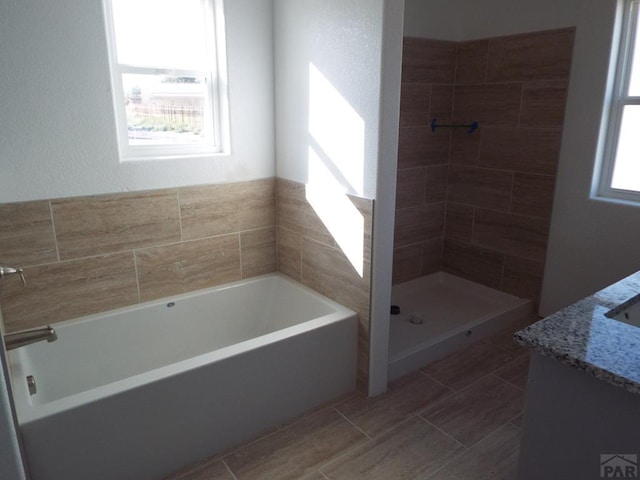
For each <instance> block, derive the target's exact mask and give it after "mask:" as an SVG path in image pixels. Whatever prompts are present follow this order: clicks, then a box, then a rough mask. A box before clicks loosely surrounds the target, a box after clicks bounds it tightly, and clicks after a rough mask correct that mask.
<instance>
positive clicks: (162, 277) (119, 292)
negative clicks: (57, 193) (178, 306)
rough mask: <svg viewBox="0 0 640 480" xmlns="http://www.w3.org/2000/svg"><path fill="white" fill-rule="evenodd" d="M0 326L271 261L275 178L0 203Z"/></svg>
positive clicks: (127, 300)
mask: <svg viewBox="0 0 640 480" xmlns="http://www.w3.org/2000/svg"><path fill="white" fill-rule="evenodd" d="M0 265H3V266H15V267H23V268H24V270H25V276H26V278H27V282H28V285H27V288H23V287H22V285H21V284H20V282H19V280H18V279H17V278H10V279H6V280H4V281H3V282H2V284H1V285H0V303H1V304H2V312H3V316H4V322H5V328H6V330H7V331H9V332H11V331H16V330H21V329H23V328H30V327H36V326H41V325H46V324H48V323H52V322H57V321H61V320H67V319H70V318H75V317H78V316H82V315H87V314H91V313H97V312H101V311H106V310H110V309H113V308H118V307H123V306H127V305H132V304H136V303H138V302H144V301H148V300H153V299H156V298H161V297H164V296H167V295H175V294H179V293H185V292H189V291H192V290H197V289H200V288H206V287H210V286H214V285H218V284H222V283H226V282H230V281H234V280H240V279H242V278H248V277H252V276H255V275H260V274H263V273H268V272H272V271H275V270H276V229H275V180H274V179H272V178H270V179H263V180H256V181H251V182H240V183H234V184H225V185H205V186H199V187H186V188H174V189H165V190H154V191H145V192H134V193H122V194H109V195H96V196H88V197H77V198H69V199H56V200H50V201H48V200H44V201H34V202H25V203H9V204H2V205H0Z"/></svg>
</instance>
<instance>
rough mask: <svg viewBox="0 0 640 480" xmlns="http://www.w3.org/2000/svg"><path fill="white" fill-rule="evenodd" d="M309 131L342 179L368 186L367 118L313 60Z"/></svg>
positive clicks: (357, 189) (359, 189) (355, 186)
mask: <svg viewBox="0 0 640 480" xmlns="http://www.w3.org/2000/svg"><path fill="white" fill-rule="evenodd" d="M309 133H310V134H311V137H312V138H313V139H314V140H315V141H316V143H317V144H318V145H319V146H320V148H321V149H322V151H323V152H324V154H325V155H326V157H327V158H328V159H329V160H330V162H331V163H332V166H333V167H334V168H335V173H336V174H338V175H339V176H341V177H342V178H341V179H340V180H342V181H345V182H346V183H348V184H349V185H350V186H351V188H353V190H354V191H355V192H356V193H357V194H362V192H363V188H364V134H365V124H364V120H363V119H362V117H361V116H360V115H358V112H356V111H355V110H354V109H353V107H352V106H351V105H350V104H349V102H347V100H345V98H344V97H343V96H342V95H341V94H340V92H339V91H338V90H337V89H336V88H335V87H334V86H333V85H332V84H331V82H330V81H329V80H327V78H326V77H325V76H324V75H323V74H322V73H321V72H320V71H319V70H318V68H317V67H316V66H315V65H313V64H312V63H310V64H309Z"/></svg>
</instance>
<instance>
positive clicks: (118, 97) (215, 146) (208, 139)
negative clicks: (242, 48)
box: [102, 0, 229, 162]
mask: <svg viewBox="0 0 640 480" xmlns="http://www.w3.org/2000/svg"><path fill="white" fill-rule="evenodd" d="M200 1H201V2H202V4H203V8H204V11H205V15H206V18H205V23H206V29H207V45H206V51H207V56H208V58H209V59H210V63H209V64H208V65H207V66H206V67H207V69H206V70H188V69H179V68H172V67H171V66H166V65H157V66H140V65H127V64H122V63H119V62H118V58H117V47H116V45H117V44H116V34H115V24H114V20H113V9H112V0H103V1H102V3H103V8H104V17H105V26H106V31H107V46H108V51H109V66H110V72H111V88H112V99H113V107H114V113H115V126H116V136H117V140H118V151H119V154H120V161H121V162H126V161H136V160H154V159H158V160H161V159H172V158H189V157H203V156H212V155H217V154H226V153H228V145H229V140H228V139H229V121H228V118H229V110H228V98H227V89H226V85H227V79H226V73H227V72H226V44H225V30H224V15H223V11H222V6H223V5H222V0H200ZM127 73H129V74H152V75H166V76H176V77H194V76H198V77H204V78H205V81H206V89H205V104H204V109H205V116H204V126H203V132H205V135H204V136H205V141H204V142H202V143H198V144H166V145H130V144H129V138H128V130H127V117H126V110H125V105H124V101H123V100H124V98H125V95H124V89H123V84H122V74H127Z"/></svg>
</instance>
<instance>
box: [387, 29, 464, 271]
mask: <svg viewBox="0 0 640 480" xmlns="http://www.w3.org/2000/svg"><path fill="white" fill-rule="evenodd" d="M455 74H456V43H454V42H443V41H435V40H426V39H420V38H405V39H404V52H403V58H402V95H401V100H400V132H399V147H398V176H397V189H396V191H397V196H396V219H395V221H396V223H395V225H396V226H395V235H394V255H393V283H400V282H404V281H407V280H410V279H412V278H416V277H419V276H421V275H427V274H429V273H433V272H437V271H439V270H441V269H442V249H443V245H444V234H445V211H446V195H447V177H448V171H449V151H450V140H451V131H450V130H448V129H436V131H435V132H432V131H431V127H430V126H429V125H430V123H431V119H432V118H436V119H437V121H438V122H439V123H450V122H451V120H452V114H453V94H454V81H455Z"/></svg>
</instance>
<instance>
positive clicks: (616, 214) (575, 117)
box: [540, 0, 640, 315]
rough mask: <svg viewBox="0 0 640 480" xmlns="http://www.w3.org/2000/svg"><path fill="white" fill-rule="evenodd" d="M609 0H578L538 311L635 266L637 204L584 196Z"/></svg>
mask: <svg viewBox="0 0 640 480" xmlns="http://www.w3.org/2000/svg"><path fill="white" fill-rule="evenodd" d="M617 3H618V2H616V1H613V0H609V1H606V2H604V1H601V0H581V3H580V6H581V8H580V10H579V17H578V30H577V35H576V47H575V52H574V62H573V70H572V73H571V75H572V77H571V87H570V90H569V98H568V103H567V114H566V115H567V116H566V120H565V129H564V136H563V142H562V151H561V154H560V168H559V171H558V180H557V182H558V183H557V187H556V196H555V203H554V210H553V220H552V224H551V239H550V244H549V252H548V254H547V265H546V273H545V282H544V287H543V292H542V294H543V295H542V304H541V306H540V313H541V314H543V315H548V314H550V313H553V312H554V311H556V310H558V309H559V308H562V307H564V306H566V305H568V304H571V303H573V302H574V301H576V300H578V299H580V298H582V297H584V296H586V295H590V294H592V293H593V292H595V291H597V290H599V289H601V288H603V287H605V286H606V285H608V284H610V283H613V282H615V281H617V280H619V279H620V278H622V277H624V276H626V275H628V274H630V273H633V272H635V271H636V270H638V269H640V207H638V206H627V205H620V204H615V203H608V202H603V201H597V200H591V199H590V198H589V195H590V188H591V182H592V177H593V172H594V164H595V162H596V159H597V155H598V140H599V134H600V127H601V117H602V113H603V106H604V105H603V99H604V98H605V95H606V91H607V75H608V68H609V65H610V48H611V47H610V46H611V43H612V35H613V31H614V24H615V12H616V6H617Z"/></svg>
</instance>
